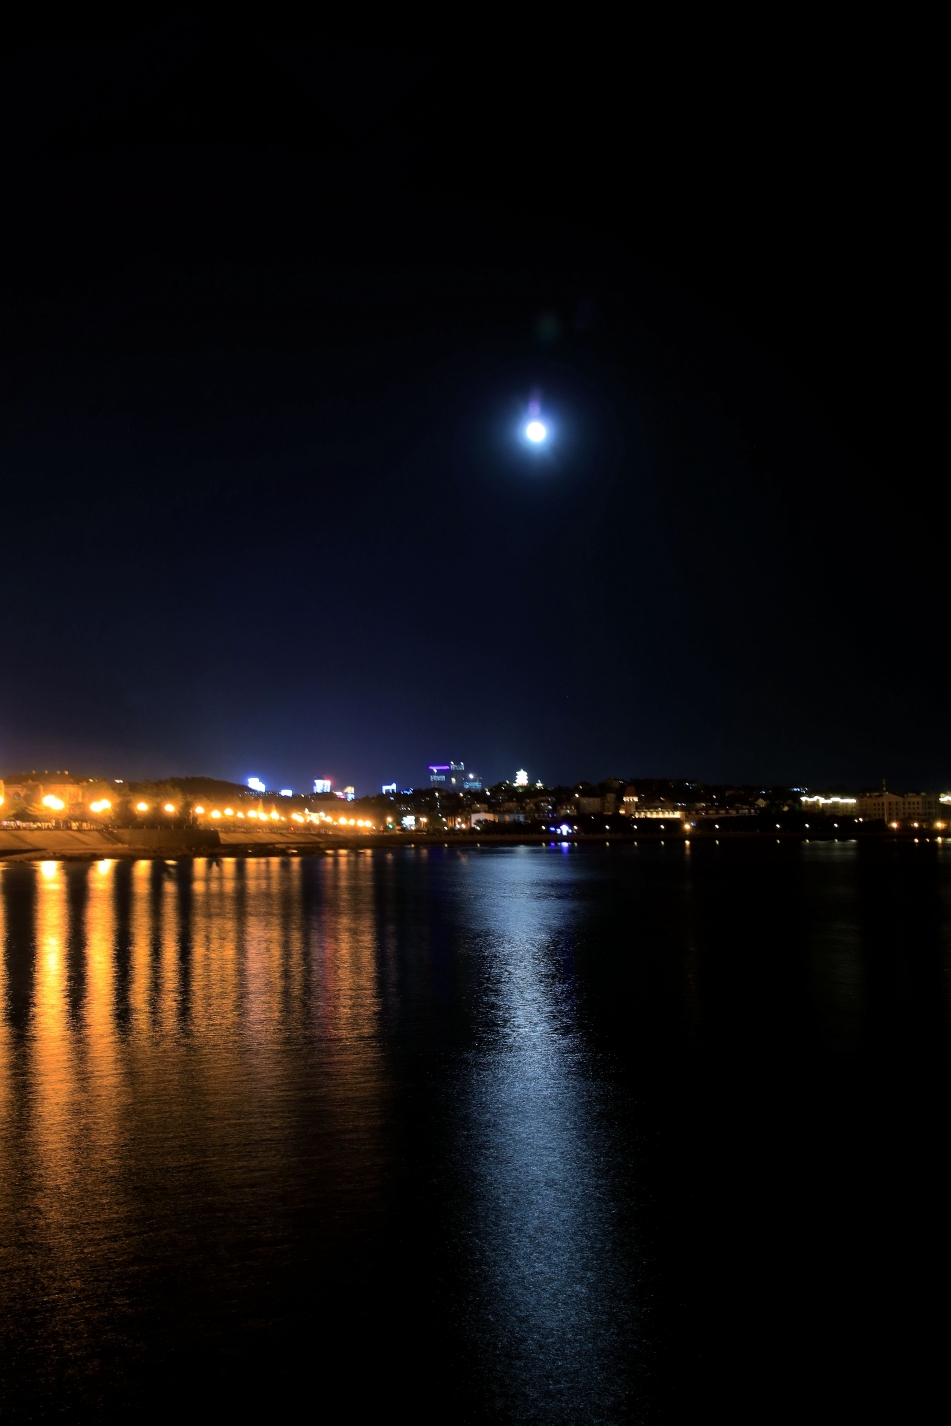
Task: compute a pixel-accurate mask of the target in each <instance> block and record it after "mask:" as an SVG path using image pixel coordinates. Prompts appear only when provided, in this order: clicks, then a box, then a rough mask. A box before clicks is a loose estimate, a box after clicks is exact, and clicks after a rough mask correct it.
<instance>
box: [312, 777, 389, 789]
mask: <svg viewBox="0 0 951 1426" xmlns="http://www.w3.org/2000/svg"><path fill="white" fill-rule="evenodd" d="M385 790H386V789H385V788H384V791H385ZM314 791H315V792H332V791H333V783H332V782H331V780H330V778H329V777H315V778H314Z"/></svg>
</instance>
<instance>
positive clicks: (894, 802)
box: [803, 788, 944, 825]
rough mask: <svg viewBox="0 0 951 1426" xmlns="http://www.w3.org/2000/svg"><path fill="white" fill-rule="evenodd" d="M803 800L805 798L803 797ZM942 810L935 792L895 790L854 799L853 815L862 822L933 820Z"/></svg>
mask: <svg viewBox="0 0 951 1426" xmlns="http://www.w3.org/2000/svg"><path fill="white" fill-rule="evenodd" d="M803 801H805V798H804V799H803ZM943 812H944V808H943V807H942V805H941V798H940V797H939V796H938V794H937V793H936V792H911V793H908V794H906V795H904V796H902V795H901V794H900V793H897V792H888V791H887V790H886V789H885V788H882V790H881V792H872V793H868V794H866V795H865V796H862V797H857V798H856V799H855V815H856V817H861V818H862V820H863V822H887V823H889V824H895V823H898V824H899V825H900V824H901V823H902V822H905V823H907V822H911V823H913V824H914V823H916V822H933V821H934V820H935V818H938V817H940V816H941V815H942V813H943Z"/></svg>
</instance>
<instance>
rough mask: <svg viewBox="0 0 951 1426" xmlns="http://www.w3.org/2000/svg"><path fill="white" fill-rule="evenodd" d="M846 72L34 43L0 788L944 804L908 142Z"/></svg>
mask: <svg viewBox="0 0 951 1426" xmlns="http://www.w3.org/2000/svg"><path fill="white" fill-rule="evenodd" d="M261 14H262V15H269V12H268V11H266V10H262V12H261ZM476 28H477V27H476ZM780 38H782V43H779V39H780ZM622 40H623V42H622ZM734 41H735V42H734ZM874 58H875V57H874V56H872V57H871V59H870V58H869V56H867V55H866V56H863V55H860V54H858V53H857V52H856V48H855V42H854V37H850V36H845V35H843V36H842V37H837V36H834V35H831V34H827V35H824V36H822V42H821V44H820V43H817V42H816V36H800V37H796V36H789V35H786V36H784V37H778V36H770V35H768V34H766V33H763V34H762V35H760V36H759V37H757V38H756V39H755V40H753V39H751V38H750V36H749V35H746V36H744V37H742V43H741V42H740V36H739V35H737V36H731V35H729V34H725V33H723V32H717V33H712V32H711V33H710V34H693V35H691V36H685V35H683V34H679V33H677V32H676V29H672V30H671V32H670V33H666V34H661V33H660V32H652V33H648V31H647V30H646V29H640V28H639V27H638V24H637V23H633V24H632V29H631V30H630V31H629V32H627V33H626V34H625V35H624V36H621V35H612V34H610V33H607V32H605V33H603V34H600V33H591V34H590V35H587V36H580V37H579V36H578V35H576V34H566V35H564V36H561V37H556V36H552V35H550V34H548V35H546V36H542V37H538V36H531V35H528V34H526V33H513V34H503V33H502V32H501V30H497V31H492V29H491V27H486V28H485V29H484V30H483V31H482V32H480V33H473V34H470V35H469V36H468V37H467V38H466V39H465V42H464V43H463V42H461V40H460V36H459V35H456V34H453V35H451V36H450V35H447V34H442V33H435V32H432V33H427V32H425V31H419V32H412V33H411V32H409V31H405V32H402V33H400V34H384V33H378V32H375V31H374V32H371V31H369V30H366V29H364V30H361V31H354V32H353V33H348V32H347V31H346V30H344V29H340V28H337V29H328V28H323V29H316V30H314V31H307V30H304V29H301V28H299V27H298V28H295V27H294V26H289V25H286V24H282V23H281V22H279V21H278V20H275V19H274V18H273V17H270V18H268V19H266V20H265V19H258V20H251V21H245V20H242V21H240V22H238V21H235V20H231V21H220V20H217V19H215V18H209V15H208V14H203V13H200V12H198V11H194V12H184V11H178V10H171V9H169V10H168V11H164V10H163V9H162V8H161V7H155V8H153V9H151V10H148V11H141V12H140V13H139V18H137V20H136V21H135V22H134V23H129V24H126V25H125V26H124V27H123V26H118V25H114V24H113V25H110V24H101V25H99V26H90V25H87V26H86V28H85V29H83V30H79V29H76V28H74V29H72V30H67V29H63V30H50V29H49V27H44V26H38V27H37V30H36V32H35V33H32V34H31V33H28V32H22V33H20V34H18V35H17V36H16V37H14V40H13V41H11V45H10V47H9V53H8V58H7V60H6V61H5V66H4V74H3V76H2V79H3V83H2V92H3V96H4V97H3V105H4V112H3V130H2V147H3V153H2V160H3V166H4V172H5V177H4V200H5V201H4V207H5V214H6V216H5V219H4V223H3V232H2V269H0V283H2V286H0V300H2V334H3V335H2V351H0V359H2V412H0V453H2V457H0V458H2V473H3V490H2V512H3V518H2V530H3V542H2V549H3V559H2V586H0V591H2V598H0V640H2V647H0V654H2V665H0V667H2V675H0V676H2V684H0V689H2V696H0V770H5V771H7V772H10V771H13V770H14V769H16V768H20V767H23V766H26V767H34V766H37V767H47V766H48V767H54V766H55V767H68V768H70V770H72V771H77V772H89V773H101V774H104V775H108V776H116V777H121V776H125V777H135V776H159V775H163V774H174V773H178V774H185V773H198V772H203V773H208V774H213V775H217V776H222V777H229V778H234V779H240V780H244V779H245V778H246V777H247V776H248V775H249V774H251V773H256V774H258V775H260V776H262V777H264V778H265V780H266V781H267V783H268V785H269V786H270V785H274V786H281V785H292V786H294V787H298V788H299V787H303V786H308V785H309V783H310V779H312V778H313V777H314V776H318V775H319V776H323V775H327V776H331V777H333V778H334V780H335V783H336V784H338V785H340V784H343V783H345V782H353V783H355V784H356V786H357V787H358V789H359V790H361V791H365V790H372V789H373V788H375V787H376V786H377V785H378V784H379V783H380V782H381V781H383V780H390V779H395V780H397V781H398V782H400V783H401V785H410V784H411V783H414V782H415V783H417V784H418V783H420V782H422V781H424V779H425V776H426V764H427V763H428V762H430V761H432V760H444V759H448V758H449V757H453V758H455V759H457V760H464V761H465V762H466V764H467V765H470V766H474V767H476V768H478V769H480V770H481V771H482V772H483V774H484V775H485V776H487V777H490V778H492V779H496V778H500V777H511V776H512V775H513V774H514V772H515V769H516V767H526V768H527V769H528V770H529V772H530V774H531V775H532V777H533V778H535V777H540V778H543V779H544V780H545V781H547V782H554V781H574V780H576V779H578V778H582V777H586V778H591V779H599V778H603V777H606V776H609V775H620V776H636V775H638V774H640V775H643V776H648V775H669V776H692V777H698V778H704V779H710V780H749V781H755V780H762V781H763V782H764V783H765V782H767V781H769V782H778V781H786V782H793V783H806V784H809V785H812V786H823V785H831V784H834V783H838V782H847V783H862V782H869V783H871V782H876V781H878V780H879V779H880V778H881V777H882V776H887V777H888V778H889V779H890V780H891V781H892V782H893V783H894V784H895V785H901V784H905V785H908V786H935V785H937V784H941V785H942V786H943V785H944V784H945V783H947V781H948V777H949V772H951V766H949V764H951V759H949V756H948V737H947V728H948V719H947V711H948V675H947V664H948V660H947V635H946V626H947V603H948V564H947V534H948V513H949V512H948V501H947V479H946V454H945V439H944V430H943V426H944V422H943V414H944V404H945V395H944V393H945V389H946V371H947V360H946V346H945V309H946V290H945V278H944V275H943V256H942V253H943V249H944V244H945V232H944V226H943V225H944V219H943V216H941V213H940V203H939V194H938V190H937V187H936V184H935V154H934V152H933V150H932V149H931V148H930V147H929V145H930V144H931V142H932V140H931V139H930V138H929V136H930V135H931V134H932V133H933V132H936V127H935V124H936V120H935V116H934V115H933V114H932V113H931V112H930V109H929V101H928V95H927V85H926V84H924V85H922V86H918V87H917V88H916V87H915V86H913V85H908V86H906V88H905V89H903V90H902V91H899V89H898V88H897V87H896V86H895V85H889V84H884V83H882V71H881V66H880V64H876V63H875V62H872V61H873V60H874ZM912 91H914V92H912ZM536 391H537V392H540V393H541V400H542V404H543V407H544V409H545V411H546V413H547V414H548V415H549V416H550V417H551V419H552V420H553V422H554V424H555V426H556V428H557V429H556V437H555V439H554V441H553V443H552V446H551V448H550V450H549V452H548V453H547V454H546V456H545V457H544V458H541V459H533V458H530V457H529V456H528V455H527V453H526V452H525V451H524V450H523V449H522V447H521V446H520V445H519V444H518V442H517V441H516V439H515V433H516V429H517V423H518V421H519V419H520V417H521V416H522V415H523V414H524V412H525V409H526V406H527V403H528V401H529V399H530V397H531V395H532V393H533V392H536ZM939 413H940V415H939Z"/></svg>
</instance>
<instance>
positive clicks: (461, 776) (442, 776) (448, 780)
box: [429, 762, 482, 792]
mask: <svg viewBox="0 0 951 1426" xmlns="http://www.w3.org/2000/svg"><path fill="white" fill-rule="evenodd" d="M465 771H466V765H465V763H454V762H448V763H430V764H429V781H430V783H431V785H432V786H433V787H434V788H435V790H436V791H437V792H462V791H463V790H464V786H465V781H466V777H465ZM470 786H473V787H474V786H475V783H474V782H470ZM479 786H480V787H481V786H482V782H481V779H480V781H479Z"/></svg>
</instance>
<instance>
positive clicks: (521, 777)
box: [515, 767, 528, 787]
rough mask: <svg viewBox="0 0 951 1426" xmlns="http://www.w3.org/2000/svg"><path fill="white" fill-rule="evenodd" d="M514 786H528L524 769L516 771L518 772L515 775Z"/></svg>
mask: <svg viewBox="0 0 951 1426" xmlns="http://www.w3.org/2000/svg"><path fill="white" fill-rule="evenodd" d="M515 786H516V787H527V786H528V773H527V772H526V771H525V769H524V768H523V767H520V768H519V770H518V772H517V773H516V774H515Z"/></svg>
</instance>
